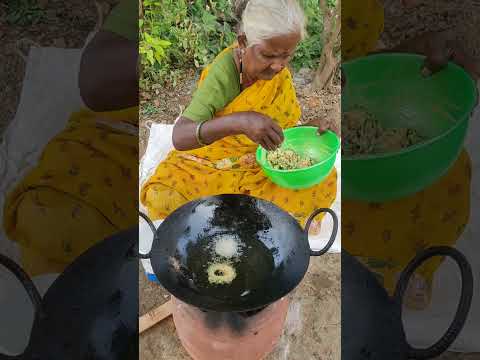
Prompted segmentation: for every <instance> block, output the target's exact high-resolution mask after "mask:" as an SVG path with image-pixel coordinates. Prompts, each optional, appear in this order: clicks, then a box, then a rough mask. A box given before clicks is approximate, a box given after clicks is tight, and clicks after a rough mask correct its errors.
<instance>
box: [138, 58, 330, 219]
mask: <svg viewBox="0 0 480 360" xmlns="http://www.w3.org/2000/svg"><path fill="white" fill-rule="evenodd" d="M226 50H228V49H226ZM226 50H225V51H226ZM220 55H221V54H220ZM220 55H219V56H220ZM208 70H209V68H206V69H205V70H204V71H203V73H202V76H201V78H200V85H201V82H202V81H203V80H204V79H205V77H206V76H207V75H208ZM242 111H256V112H259V113H262V114H265V115H267V116H269V117H270V118H272V119H273V120H274V121H276V122H277V123H278V125H279V126H280V127H282V128H284V129H286V128H290V127H293V126H295V125H297V123H298V121H299V119H300V115H301V110H300V107H299V105H298V102H297V99H296V95H295V90H294V87H293V82H292V77H291V74H290V72H289V71H288V69H284V70H283V71H281V72H280V73H279V74H277V75H276V76H275V77H274V78H273V79H272V80H269V81H263V80H262V81H257V82H256V83H255V84H253V85H252V86H250V87H248V88H246V89H245V90H244V91H242V92H241V93H240V95H238V96H237V97H236V98H235V99H234V100H233V101H231V102H230V103H229V104H228V105H227V106H226V107H225V108H224V109H223V110H221V111H220V112H217V114H216V116H222V115H227V114H231V113H235V112H242ZM256 148H257V144H255V143H253V142H252V141H251V140H249V139H248V138H247V137H246V136H244V135H240V136H229V137H226V138H224V139H221V140H219V141H216V142H214V143H213V144H210V145H209V146H205V147H203V148H200V149H196V150H192V151H184V152H181V151H176V150H174V151H172V152H170V154H169V155H168V157H167V159H166V160H165V161H163V162H162V163H161V164H160V165H159V166H158V168H157V169H156V171H155V173H154V175H153V176H152V177H151V178H150V179H149V180H148V181H147V182H146V183H145V184H144V185H143V186H142V190H141V201H142V203H143V204H144V205H145V207H146V208H147V209H148V213H149V216H150V217H151V218H152V219H159V218H165V217H166V216H168V215H169V214H170V213H171V212H172V211H174V210H175V209H176V208H178V207H179V206H181V205H183V204H184V203H186V202H188V201H191V200H194V199H196V198H200V197H203V196H211V195H217V194H225V193H230V194H249V195H252V196H255V197H258V198H262V199H265V200H268V201H271V202H273V203H275V204H276V205H278V206H280V207H281V208H283V209H284V210H286V211H288V212H289V213H290V214H292V215H293V216H294V217H295V218H296V219H297V220H298V221H299V222H300V223H301V224H302V225H303V224H305V222H306V219H307V218H308V216H309V215H310V214H311V213H312V212H313V211H314V210H315V209H316V208H319V207H330V206H331V204H332V203H333V201H334V200H335V197H336V191H337V189H336V186H337V180H336V179H337V173H336V171H335V170H333V171H332V172H331V173H330V175H329V176H328V177H327V178H326V179H325V180H324V181H323V182H322V183H321V184H319V185H317V186H315V187H313V188H310V189H306V190H301V191H300V190H297V191H292V190H287V189H283V188H280V187H278V186H276V185H275V184H273V183H272V182H271V181H270V180H269V179H268V178H267V177H266V176H265V175H264V174H263V172H262V170H261V168H260V167H259V166H258V165H257V163H256V160H255V154H254V153H255V150H256ZM320 220H321V216H318V218H317V226H318V223H319V221H320Z"/></svg>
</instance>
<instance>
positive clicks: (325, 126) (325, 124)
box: [303, 119, 340, 137]
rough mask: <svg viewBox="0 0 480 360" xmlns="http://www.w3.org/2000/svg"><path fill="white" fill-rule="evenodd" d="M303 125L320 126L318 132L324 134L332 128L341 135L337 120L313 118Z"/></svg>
mask: <svg viewBox="0 0 480 360" xmlns="http://www.w3.org/2000/svg"><path fill="white" fill-rule="evenodd" d="M303 126H316V127H318V134H319V135H322V134H323V133H324V132H326V131H328V130H330V131H333V132H334V133H335V134H337V136H339V137H340V126H339V125H338V124H337V123H336V122H335V121H330V120H325V119H315V120H311V121H309V122H308V123H306V124H304V125H303Z"/></svg>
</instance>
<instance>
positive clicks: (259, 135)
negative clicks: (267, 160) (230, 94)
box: [240, 111, 284, 150]
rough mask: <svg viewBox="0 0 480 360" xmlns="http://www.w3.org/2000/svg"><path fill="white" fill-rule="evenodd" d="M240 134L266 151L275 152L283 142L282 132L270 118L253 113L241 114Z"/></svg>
mask: <svg viewBox="0 0 480 360" xmlns="http://www.w3.org/2000/svg"><path fill="white" fill-rule="evenodd" d="M240 127H241V132H242V133H243V134H244V135H246V136H247V137H248V138H249V139H250V140H252V141H253V142H255V143H257V144H259V145H261V146H262V147H263V148H264V149H266V150H275V149H276V148H278V147H279V146H280V145H281V144H282V142H283V140H284V136H283V130H282V128H281V127H280V126H279V125H278V124H277V123H275V122H274V121H273V120H272V119H271V118H269V117H268V116H266V115H263V114H260V113H258V112H255V111H248V112H243V113H241V118H240Z"/></svg>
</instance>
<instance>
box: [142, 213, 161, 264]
mask: <svg viewBox="0 0 480 360" xmlns="http://www.w3.org/2000/svg"><path fill="white" fill-rule="evenodd" d="M138 213H139V215H140V217H141V218H143V220H145V221H146V222H147V224H148V226H150V229H151V230H152V233H153V238H154V239H155V234H156V233H157V229H156V228H155V225H153V222H152V220H150V218H149V217H148V216H147V215H146V214H144V213H143V212H141V211H139V212H138ZM138 257H139V258H140V259H150V252H149V253H148V254H141V253H140V252H139V253H138Z"/></svg>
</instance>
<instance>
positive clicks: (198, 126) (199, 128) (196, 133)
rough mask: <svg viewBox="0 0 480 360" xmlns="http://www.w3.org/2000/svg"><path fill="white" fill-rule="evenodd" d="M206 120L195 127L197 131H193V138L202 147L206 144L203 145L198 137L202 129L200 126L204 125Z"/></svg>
mask: <svg viewBox="0 0 480 360" xmlns="http://www.w3.org/2000/svg"><path fill="white" fill-rule="evenodd" d="M205 121H206V120H204V121H202V122H200V123H199V124H198V125H197V130H196V131H195V136H196V138H197V142H198V143H199V144H200V145H202V146H207V145H208V144H205V143H204V142H203V141H202V138H201V136H200V130H201V129H202V125H203V124H204V123H205Z"/></svg>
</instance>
